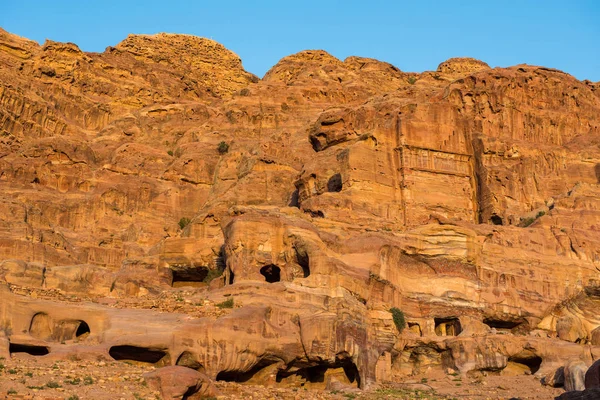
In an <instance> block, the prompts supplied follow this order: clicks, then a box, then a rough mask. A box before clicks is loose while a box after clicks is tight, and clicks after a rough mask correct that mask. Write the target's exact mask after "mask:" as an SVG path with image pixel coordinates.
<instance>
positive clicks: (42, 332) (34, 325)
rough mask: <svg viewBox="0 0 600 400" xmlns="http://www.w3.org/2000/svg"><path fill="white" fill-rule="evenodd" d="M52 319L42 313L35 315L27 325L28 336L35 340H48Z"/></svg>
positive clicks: (50, 334)
mask: <svg viewBox="0 0 600 400" xmlns="http://www.w3.org/2000/svg"><path fill="white" fill-rule="evenodd" d="M52 324H53V323H52V319H51V318H50V316H49V315H48V314H46V313H44V312H39V313H36V314H35V315H34V316H33V317H32V318H31V323H30V324H29V334H30V335H31V336H33V337H34V338H37V339H42V340H48V339H50V337H51V336H52V331H53V329H52Z"/></svg>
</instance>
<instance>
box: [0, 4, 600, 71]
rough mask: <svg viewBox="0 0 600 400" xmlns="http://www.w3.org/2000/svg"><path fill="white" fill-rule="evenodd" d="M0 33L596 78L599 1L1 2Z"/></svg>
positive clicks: (250, 66) (257, 61)
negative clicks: (173, 39) (184, 37)
mask: <svg viewBox="0 0 600 400" xmlns="http://www.w3.org/2000/svg"><path fill="white" fill-rule="evenodd" d="M0 26H1V27H2V28H4V29H6V30H7V31H9V32H12V33H15V34H18V35H20V36H24V37H27V38H29V39H33V40H36V41H38V42H41V43H43V42H44V40H45V39H46V38H48V39H52V40H55V41H62V42H74V43H76V44H78V45H79V47H80V48H81V49H82V50H84V51H95V52H101V51H104V49H105V48H106V47H107V46H113V45H115V44H117V43H118V42H120V41H121V40H123V39H124V38H125V37H126V36H127V35H128V34H129V33H157V32H171V33H188V34H193V35H197V36H203V37H208V38H212V39H214V40H216V41H218V42H220V43H222V44H223V45H225V46H226V47H227V48H229V49H230V50H233V51H234V52H235V53H237V54H238V55H239V56H240V57H241V58H242V62H243V64H244V67H245V68H246V70H248V71H250V72H253V73H255V74H256V75H258V76H262V75H264V73H265V72H266V71H267V70H268V69H269V68H270V67H271V66H273V65H275V64H276V63H277V61H278V60H279V59H281V58H282V57H284V56H286V55H289V54H293V53H296V52H298V51H301V50H306V49H324V50H326V51H328V52H330V53H331V54H333V55H334V56H336V57H338V58H340V59H344V58H346V57H347V56H350V55H357V56H363V57H372V58H377V59H379V60H382V61H387V62H390V63H392V64H394V65H396V66H397V67H398V68H400V69H401V70H403V71H414V72H420V71H425V70H434V69H435V68H436V67H437V65H438V64H439V63H440V62H442V61H444V60H446V59H448V58H450V57H459V56H468V57H475V58H478V59H480V60H483V61H485V62H487V63H488V64H490V65H491V66H493V67H494V66H503V67H505V66H510V65H516V64H521V63H526V64H533V65H543V66H546V67H551V68H557V69H560V70H563V71H565V72H568V73H570V74H572V75H574V76H575V77H577V78H579V79H590V80H592V81H600V0H561V1H558V0H519V1H514V0H495V1H492V0H462V1H461V0H439V1H433V0H413V1H410V2H408V1H401V0H397V1H394V0H389V1H379V0H362V1H356V0H346V1H333V0H332V1H327V0H321V1H313V0H296V1H284V0H280V1H259V0H257V1H252V0H246V1H234V0H230V1H227V0H220V1H203V0H196V1H178V0H160V1H156V0H145V1H126V0H121V1H113V0H106V1H96V0H73V1H65V0H52V1H49V0H39V1H31V0H0Z"/></svg>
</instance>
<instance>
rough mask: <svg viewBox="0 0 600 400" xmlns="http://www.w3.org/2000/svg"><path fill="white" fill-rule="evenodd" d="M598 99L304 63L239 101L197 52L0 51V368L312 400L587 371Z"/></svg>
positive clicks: (519, 80) (334, 62)
mask: <svg viewBox="0 0 600 400" xmlns="http://www.w3.org/2000/svg"><path fill="white" fill-rule="evenodd" d="M599 93H600V92H599V91H598V90H597V84H593V83H590V82H588V81H585V82H580V81H578V80H576V79H575V78H573V77H572V76H570V75H568V74H565V73H563V72H560V71H556V70H551V69H548V68H543V67H535V66H528V65H519V66H515V67H510V68H494V69H492V68H490V67H489V66H488V65H487V64H485V63H484V62H482V61H479V60H474V59H470V58H453V59H450V60H447V61H445V62H443V63H442V64H440V66H439V67H438V68H437V70H436V71H427V72H423V73H405V72H402V71H400V70H398V69H397V68H396V67H394V66H392V65H390V64H388V63H385V62H381V61H377V60H373V59H368V58H361V57H349V58H347V59H346V60H343V61H342V60H338V59H337V58H335V57H333V56H332V55H330V54H328V53H326V52H324V51H320V50H310V51H303V52H300V53H297V54H294V55H291V56H288V57H285V58H283V59H282V60H281V61H280V62H278V63H277V64H276V65H275V66H274V67H273V68H272V69H271V70H270V71H269V72H268V73H267V74H266V75H265V77H264V78H263V79H262V80H261V79H258V78H257V77H255V76H254V75H252V74H250V73H248V72H247V71H245V70H244V69H243V66H242V62H241V60H240V59H239V57H237V56H236V55H235V54H234V53H232V52H231V51H229V50H227V49H226V48H224V47H223V46H222V45H220V44H218V43H216V42H214V41H211V40H208V39H202V38H196V37H192V36H187V35H173V34H158V35H131V36H129V37H128V38H127V39H125V40H124V41H123V42H121V43H119V44H118V45H116V46H115V47H108V48H107V49H106V51H105V52H103V53H86V52H83V51H81V50H80V49H79V48H78V47H77V46H76V45H75V44H72V43H57V42H52V41H47V42H46V43H44V44H43V45H39V44H37V43H35V42H33V41H29V40H27V39H23V38H19V37H17V36H15V35H12V34H10V33H8V32H5V31H2V30H0V199H1V201H0V280H1V281H2V282H3V286H2V290H0V300H1V302H0V304H1V306H0V332H3V333H2V337H0V354H5V355H6V354H8V355H10V354H11V353H22V352H26V353H27V352H28V353H30V354H32V355H35V356H43V357H55V358H56V359H60V358H61V357H62V358H64V357H69V356H70V355H72V354H75V353H76V354H78V355H79V356H82V357H90V358H97V357H104V358H106V359H115V360H134V361H136V362H141V363H147V364H154V365H157V366H164V365H171V364H173V365H175V364H176V365H182V366H186V367H189V368H193V369H196V370H198V371H199V372H201V373H202V374H205V375H202V376H203V378H202V379H208V378H211V379H216V380H228V381H238V382H248V383H256V384H264V385H275V386H277V385H279V386H281V387H299V386H301V385H306V386H307V387H308V386H311V387H314V388H325V387H332V386H331V385H333V384H334V383H332V382H337V383H336V384H338V383H339V382H342V383H343V384H344V385H349V386H352V387H360V388H367V387H369V386H371V385H372V384H373V383H375V382H378V381H385V380H389V379H391V378H392V377H394V376H396V375H402V374H411V373H418V372H419V371H425V370H427V369H428V368H436V369H440V370H447V369H448V368H450V369H452V370H456V371H459V372H464V373H466V372H469V371H473V370H488V371H489V370H492V371H504V373H507V374H514V373H538V372H539V373H540V374H542V373H543V374H547V373H550V372H553V371H555V370H556V369H557V368H558V367H560V366H564V365H565V364H566V363H567V362H568V361H573V360H581V361H582V362H584V363H586V365H589V364H591V361H592V359H595V358H598V357H599V356H600V348H599V347H598V346H599V345H600V334H599V333H598V332H599V329H600V328H599V327H600V314H599V313H598V309H599V308H598V306H599V304H600V276H599V271H600V234H599V230H600V94H599ZM182 287H185V288H188V292H189V293H191V294H190V296H191V297H192V298H193V299H194V300H191V299H184V298H181V303H183V304H184V305H185V307H184V306H180V307H175V306H174V307H171V306H170V305H168V304H167V303H164V301H163V300H164V299H165V296H166V295H165V293H166V294H167V295H169V294H172V293H179V292H177V290H178V288H182ZM40 293H41V294H42V295H43V297H44V299H39V298H36V297H39V296H40ZM69 296H72V297H73V298H84V299H87V300H91V301H94V302H96V303H100V304H93V303H81V304H74V302H73V301H67V300H68V299H69V298H71V297H69ZM115 298H116V299H121V300H126V301H127V305H128V306H119V307H111V306H110V304H112V303H111V301H116V300H115ZM107 299H109V300H110V301H109V300H107ZM231 299H233V300H231ZM186 300H189V301H187V302H186ZM230 300H231V303H230V304H229V303H227V301H230ZM149 302H150V303H152V305H151V306H150V305H148V304H149ZM120 304H121V303H120ZM216 305H218V307H217V306H216ZM192 306H193V307H192ZM161 307H162V308H161ZM186 307H187V308H186ZM230 307H231V308H230ZM392 307H395V308H398V309H400V310H402V311H403V313H404V317H405V323H406V327H405V328H404V330H402V333H400V332H399V330H398V329H397V328H396V326H395V324H394V321H393V319H392V314H391V313H390V312H389V310H390V308H392ZM148 308H159V309H161V310H163V311H165V310H166V311H170V313H158V312H156V311H152V310H148ZM11 349H12V350H11ZM17 350H18V351H17ZM206 377H208V378H206ZM198 379H199V378H198ZM203 382H204V381H203ZM206 384H207V385H208V383H206ZM328 385H329V386H328ZM211 390H212V389H211Z"/></svg>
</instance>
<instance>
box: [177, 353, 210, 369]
mask: <svg viewBox="0 0 600 400" xmlns="http://www.w3.org/2000/svg"><path fill="white" fill-rule="evenodd" d="M175 365H181V366H182V367H188V368H191V369H195V370H196V371H200V372H204V366H203V365H202V364H201V363H200V362H199V361H198V359H197V357H196V356H195V355H194V354H193V353H192V352H189V351H184V352H183V353H181V355H180V356H179V357H178V358H177V362H176V363H175Z"/></svg>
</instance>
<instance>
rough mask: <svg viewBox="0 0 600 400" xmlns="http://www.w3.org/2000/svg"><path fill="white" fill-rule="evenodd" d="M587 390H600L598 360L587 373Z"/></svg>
mask: <svg viewBox="0 0 600 400" xmlns="http://www.w3.org/2000/svg"><path fill="white" fill-rule="evenodd" d="M585 388H586V389H593V388H600V360H596V361H595V362H594V363H593V364H592V366H591V367H589V368H588V370H587V372H586V373H585Z"/></svg>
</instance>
